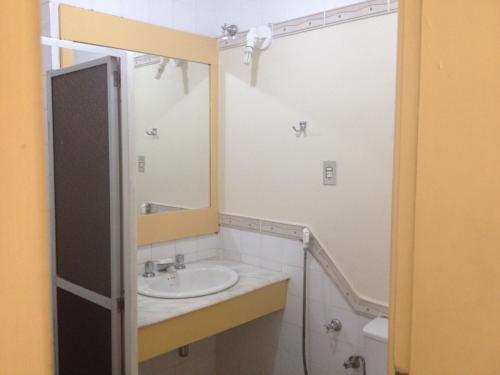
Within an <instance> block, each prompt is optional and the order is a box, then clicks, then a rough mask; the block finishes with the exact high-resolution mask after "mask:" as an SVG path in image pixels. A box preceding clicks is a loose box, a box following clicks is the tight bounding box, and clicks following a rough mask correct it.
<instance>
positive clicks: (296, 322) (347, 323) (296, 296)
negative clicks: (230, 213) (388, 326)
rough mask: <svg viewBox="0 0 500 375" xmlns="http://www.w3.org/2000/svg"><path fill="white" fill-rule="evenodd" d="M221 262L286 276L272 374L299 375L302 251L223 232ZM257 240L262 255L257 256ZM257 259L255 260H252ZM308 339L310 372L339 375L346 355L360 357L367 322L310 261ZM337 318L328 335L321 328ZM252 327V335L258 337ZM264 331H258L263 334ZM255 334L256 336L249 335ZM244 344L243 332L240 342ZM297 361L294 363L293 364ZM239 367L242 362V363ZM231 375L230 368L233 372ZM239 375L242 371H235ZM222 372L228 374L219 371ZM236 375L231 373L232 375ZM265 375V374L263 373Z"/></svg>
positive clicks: (286, 242)
mask: <svg viewBox="0 0 500 375" xmlns="http://www.w3.org/2000/svg"><path fill="white" fill-rule="evenodd" d="M219 238H220V240H219V241H220V243H221V244H222V247H224V248H225V249H227V250H224V252H223V256H224V258H225V259H230V260H236V261H242V262H245V263H248V264H254V265H256V264H257V262H258V261H260V266H261V267H264V268H268V269H274V270H276V271H282V272H285V273H287V274H288V275H290V281H289V289H288V296H287V297H288V300H287V305H286V307H285V309H284V311H283V315H282V322H281V332H280V333H279V343H278V349H277V350H278V353H277V354H276V355H275V362H276V363H275V366H274V371H273V372H272V373H273V374H278V375H280V374H286V375H294V374H295V373H297V374H300V375H302V363H301V330H302V328H301V327H302V277H303V250H302V246H301V242H300V241H298V240H291V239H286V238H282V237H279V236H273V235H271V234H264V233H261V234H259V233H257V232H253V231H245V230H236V229H232V228H227V227H222V228H221V231H220V233H219ZM259 238H260V246H259V248H260V252H256V251H255V249H256V248H257V242H258V239H259ZM251 253H253V254H260V257H259V256H253V255H250V254H251ZM307 303H308V310H307V311H308V327H309V331H308V335H309V339H308V341H309V343H310V348H309V350H308V351H309V352H310V353H311V352H313V351H315V353H314V354H311V358H310V369H311V370H313V371H314V372H312V373H314V374H315V375H317V374H336V375H342V374H344V373H345V370H344V369H343V367H342V364H343V362H344V361H345V360H346V359H347V357H348V356H349V355H352V354H357V353H361V349H360V347H361V344H362V340H361V339H362V334H361V329H362V327H363V325H364V324H366V322H367V321H368V320H367V319H365V318H361V317H359V316H358V315H357V314H356V313H355V312H354V311H353V310H352V309H351V307H350V306H349V304H348V303H347V301H346V299H345V298H344V296H343V295H342V293H341V292H340V290H339V289H338V288H337V287H336V285H335V284H334V283H333V282H332V281H331V279H330V278H329V276H328V275H327V274H326V273H325V271H324V270H323V268H322V266H321V265H320V264H319V263H318V262H317V261H316V260H315V259H314V258H313V257H312V256H309V257H308V301H307ZM334 318H337V319H339V320H340V321H341V322H342V324H343V329H342V331H341V332H339V333H331V334H327V333H326V332H325V328H324V325H325V324H327V323H328V322H329V321H330V320H331V319H334ZM258 329H261V330H262V328H258V327H256V332H258ZM261 332H262V331H261ZM253 334H255V332H254V333H253ZM241 339H246V333H240V338H239V340H241ZM295 362H296V363H295ZM240 365H241V361H240ZM244 368H245V370H248V371H250V372H248V373H249V374H252V372H251V371H254V372H253V373H255V374H258V373H260V372H259V371H258V366H257V365H255V366H252V365H248V366H246V367H244ZM233 370H234V369H233ZM238 371H239V372H238V373H241V369H240V370H238ZM223 373H227V374H229V373H231V372H230V371H229V372H223ZM233 373H234V371H233ZM263 373H265V374H267V373H269V372H263Z"/></svg>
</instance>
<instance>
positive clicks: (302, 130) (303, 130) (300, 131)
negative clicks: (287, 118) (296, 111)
mask: <svg viewBox="0 0 500 375" xmlns="http://www.w3.org/2000/svg"><path fill="white" fill-rule="evenodd" d="M292 129H293V130H294V131H295V135H296V136H297V137H300V136H301V134H304V137H305V136H306V135H307V134H306V129H307V121H301V122H299V128H298V129H297V128H296V127H295V125H294V126H292Z"/></svg>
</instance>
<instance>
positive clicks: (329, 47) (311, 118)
mask: <svg viewBox="0 0 500 375" xmlns="http://www.w3.org/2000/svg"><path fill="white" fill-rule="evenodd" d="M396 29H397V15H395V14H391V15H384V16H380V17H375V18H369V19H364V20H360V21H356V22H351V23H346V24H342V25H338V26H334V27H330V28H324V29H320V30H316V31H311V32H307V33H302V34H297V35H294V36H290V37H285V38H280V39H276V40H274V41H273V44H272V45H271V47H270V48H269V49H268V50H267V51H264V52H262V53H261V54H260V58H258V59H256V60H255V61H254V62H253V64H254V65H253V67H252V68H249V67H248V66H245V65H243V64H242V63H241V60H242V56H243V52H242V48H233V49H229V50H225V51H222V52H221V59H220V66H221V72H220V75H221V77H220V78H221V85H220V86H221V102H222V111H221V181H220V189H221V191H220V196H221V211H222V212H225V213H230V214H236V215H242V216H254V217H258V218H267V219H270V220H274V221H285V222H286V221H289V222H295V223H300V224H306V225H309V226H310V227H311V228H312V230H313V232H314V233H315V234H316V235H317V236H318V238H319V239H320V241H321V242H322V243H323V245H324V246H325V248H326V249H327V251H328V252H329V253H330V254H331V255H332V257H333V259H334V260H335V261H336V262H337V264H338V265H339V266H340V268H341V270H342V271H343V272H344V274H345V275H346V276H347V279H348V280H349V281H350V282H351V283H352V284H353V286H354V288H355V290H356V291H357V292H358V293H359V294H361V295H362V296H364V297H366V298H368V299H372V300H374V301H377V302H382V303H386V302H387V298H388V277H389V251H390V211H391V183H392V156H393V154H392V148H393V128H394V101H395V70H396V66H395V63H396ZM302 120H306V121H308V124H309V125H308V136H307V137H306V138H297V137H296V136H295V134H294V132H293V131H292V129H291V126H292V125H297V124H298V123H299V121H302ZM323 160H336V161H337V162H338V183H337V186H323V185H322V161H323Z"/></svg>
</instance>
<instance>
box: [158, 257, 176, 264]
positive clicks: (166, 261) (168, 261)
mask: <svg viewBox="0 0 500 375" xmlns="http://www.w3.org/2000/svg"><path fill="white" fill-rule="evenodd" d="M174 263H175V262H174V260H173V259H172V258H163V259H158V260H157V261H156V264H157V265H159V266H164V265H167V264H174Z"/></svg>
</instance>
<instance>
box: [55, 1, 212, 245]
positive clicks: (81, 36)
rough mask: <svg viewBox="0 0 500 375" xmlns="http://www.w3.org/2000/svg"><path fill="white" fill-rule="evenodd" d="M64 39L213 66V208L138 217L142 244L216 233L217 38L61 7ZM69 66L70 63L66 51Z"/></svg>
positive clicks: (70, 58)
mask: <svg viewBox="0 0 500 375" xmlns="http://www.w3.org/2000/svg"><path fill="white" fill-rule="evenodd" d="M59 30H60V39H62V40H70V41H74V42H79V43H85V44H94V45H99V46H103V47H111V48H116V49H121V50H126V51H134V52H140V53H145V54H150V55H159V56H167V57H172V58H177V59H182V60H189V61H194V62H198V63H203V64H207V65H209V67H210V206H209V207H207V208H200V209H193V210H185V211H176V212H162V213H156V214H150V215H140V216H138V233H137V242H138V245H145V244H150V243H155V242H163V241H168V240H174V239H178V238H183V237H190V236H198V235H203V234H209V233H215V232H218V230H219V220H218V216H219V215H218V211H219V199H218V97H219V88H218V79H219V78H218V64H219V45H218V41H217V39H216V38H209V37H205V36H201V35H196V34H191V33H187V32H183V31H178V30H173V29H168V28H164V27H161V26H156V25H152V24H148V23H144V22H139V21H133V20H129V19H125V18H122V17H117V16H113V15H109V14H105V13H99V12H95V11H92V10H85V9H81V8H75V7H72V6H69V5H60V6H59ZM61 57H62V60H63V63H64V62H71V60H72V56H68V53H67V51H66V52H65V51H64V50H63V51H62V53H61Z"/></svg>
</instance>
